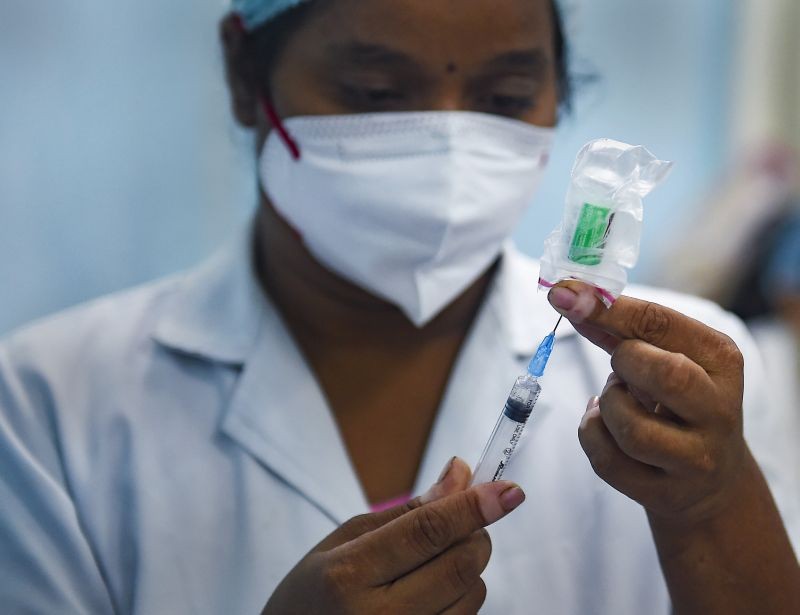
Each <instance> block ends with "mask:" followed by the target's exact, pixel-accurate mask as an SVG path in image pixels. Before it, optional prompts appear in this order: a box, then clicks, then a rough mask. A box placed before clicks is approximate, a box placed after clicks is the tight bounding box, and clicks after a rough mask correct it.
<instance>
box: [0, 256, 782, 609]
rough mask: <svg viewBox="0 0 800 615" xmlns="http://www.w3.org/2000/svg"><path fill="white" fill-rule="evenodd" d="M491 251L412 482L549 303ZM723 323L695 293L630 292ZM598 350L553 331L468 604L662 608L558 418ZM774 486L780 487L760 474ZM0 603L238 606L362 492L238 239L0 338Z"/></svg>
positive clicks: (752, 397) (527, 345) (532, 339)
mask: <svg viewBox="0 0 800 615" xmlns="http://www.w3.org/2000/svg"><path fill="white" fill-rule="evenodd" d="M537 274H538V267H537V265H536V264H535V263H534V262H533V261H531V260H529V259H527V258H525V257H524V256H522V255H520V254H519V253H518V252H516V250H515V249H514V248H513V247H512V246H510V245H509V246H507V247H506V249H505V254H504V257H503V262H502V266H501V268H500V270H499V272H498V275H497V276H496V278H495V280H494V282H493V285H492V288H491V290H490V291H489V293H488V296H487V299H486V301H485V304H484V306H483V307H482V309H481V311H480V313H479V315H478V317H477V321H476V323H475V325H474V327H473V329H472V331H471V333H470V335H469V337H468V339H467V341H466V343H465V346H464V348H463V349H462V351H461V353H460V356H459V358H458V362H457V365H456V366H455V369H454V372H453V374H452V377H451V382H450V384H449V386H448V389H447V391H446V395H445V397H444V400H443V402H442V406H441V409H440V412H439V414H438V417H437V419H436V422H435V425H434V428H433V432H432V434H431V437H430V441H429V444H428V447H427V450H426V452H425V455H424V459H423V460H422V465H421V469H420V472H419V477H418V479H417V483H416V487H415V491H416V492H421V491H424V490H425V489H426V488H427V486H428V485H430V484H432V483H433V482H434V481H435V480H436V477H437V475H438V473H439V472H440V470H441V468H442V467H443V466H444V464H445V462H446V461H447V460H448V458H449V457H451V456H452V455H459V456H461V457H463V458H464V459H466V460H468V461H469V462H471V463H474V462H475V461H476V459H477V457H478V455H479V454H480V452H481V448H482V447H483V445H484V443H485V441H486V439H487V437H488V435H489V433H490V432H491V429H492V427H493V425H494V422H495V420H496V418H497V416H498V413H499V411H500V409H501V407H502V405H503V402H504V400H505V398H506V396H507V394H508V392H509V390H510V388H511V385H512V383H513V382H514V379H515V378H516V376H517V375H518V374H520V373H521V372H522V371H523V370H524V368H525V365H526V362H527V360H528V358H529V356H530V354H531V353H532V352H533V350H534V349H535V346H536V344H537V342H538V341H539V340H540V339H541V337H542V336H543V334H544V333H546V332H547V331H548V330H549V329H550V328H551V327H552V325H553V323H554V321H555V313H554V312H553V311H552V309H551V308H550V307H549V306H548V305H547V303H546V299H545V296H544V295H543V294H537V291H536V280H537ZM632 292H633V293H635V294H640V295H646V296H648V297H650V298H652V299H655V300H657V301H660V302H663V303H667V304H670V305H672V306H674V307H676V308H677V309H679V310H682V311H684V312H687V313H690V314H692V315H694V316H696V317H698V318H700V319H701V320H704V321H706V322H707V323H709V324H711V325H712V326H714V327H716V328H718V329H722V330H725V331H727V332H729V333H730V334H731V335H732V336H733V337H734V338H736V339H737V340H738V341H739V342H740V344H742V346H743V350H744V352H745V355H746V357H747V362H748V372H747V373H748V376H749V380H748V386H747V404H746V405H747V407H748V409H749V410H755V411H756V412H754V414H753V417H754V418H755V419H757V418H758V406H759V400H760V398H761V384H760V382H759V381H758V378H759V376H758V374H759V368H758V366H757V364H756V363H755V362H754V358H753V356H754V355H753V353H752V348H751V341H750V339H749V337H748V336H747V334H746V333H745V331H744V329H743V327H742V326H741V324H740V323H739V322H738V321H737V320H736V319H734V318H733V317H731V316H729V315H727V314H725V313H723V312H722V311H721V310H720V309H718V308H717V307H715V306H713V305H711V304H710V303H706V302H703V301H700V300H697V299H691V298H688V297H682V296H678V295H675V294H668V293H661V292H656V291H653V290H645V289H642V288H637V289H632ZM608 373H609V364H608V358H607V357H606V356H605V355H604V354H603V353H602V352H601V351H599V350H597V349H595V348H594V347H593V346H591V345H590V344H588V343H586V342H585V341H584V340H583V339H582V338H580V337H578V336H577V335H576V334H575V332H574V331H573V330H571V329H570V327H569V326H568V325H566V324H565V325H562V328H561V329H560V331H559V335H558V342H557V346H556V350H555V352H554V354H553V358H552V360H551V362H550V365H549V368H548V374H547V375H546V377H545V378H544V380H543V383H542V384H543V393H542V396H541V399H540V402H539V405H538V407H537V410H536V414H535V417H534V421H533V423H532V424H531V425H530V426H529V428H528V430H527V435H526V437H525V438H524V440H523V441H522V443H521V445H520V446H519V449H518V453H517V456H516V457H515V459H514V461H513V462H512V464H511V465H510V467H509V469H508V473H507V478H509V479H511V480H515V481H518V482H519V483H520V484H521V485H522V486H523V487H524V489H525V490H526V492H527V495H528V500H527V502H526V503H525V504H524V505H523V506H522V507H521V508H520V509H519V510H517V511H515V512H514V514H512V515H510V516H509V517H508V518H506V519H504V520H503V521H501V522H499V523H497V524H496V525H495V526H493V527H492V528H491V535H492V538H493V542H494V550H493V556H492V561H491V563H490V565H489V568H488V569H487V570H486V572H485V575H484V578H485V580H486V584H487V586H488V590H489V593H488V599H487V601H486V605H485V607H484V611H483V612H486V613H498V614H499V613H502V614H504V615H508V614H510V613H525V614H529V613H543V614H560V615H569V614H575V615H578V614H580V615H586V614H587V613H597V614H605V613H608V614H614V615H626V614H630V615H643V614H647V615H658V614H664V615H666V614H667V613H669V611H670V606H669V600H668V595H667V591H666V588H665V584H664V581H663V579H662V576H661V573H660V570H659V564H658V560H657V557H656V552H655V548H654V546H653V544H652V540H651V537H650V533H649V530H648V526H647V522H646V519H645V514H644V512H643V510H642V509H641V507H640V506H639V505H638V504H636V503H634V502H632V501H630V500H629V499H628V498H626V497H625V496H623V495H621V494H619V493H617V492H615V491H614V490H613V489H612V488H611V487H609V486H607V485H606V484H604V483H603V482H602V481H601V480H599V479H598V478H596V477H595V475H594V474H593V472H592V470H591V468H590V466H589V463H588V462H587V460H586V458H585V456H584V454H583V452H582V451H581V449H580V446H579V444H578V440H577V436H576V430H577V426H578V423H579V421H580V417H581V415H582V413H583V411H584V408H585V405H586V402H587V400H588V398H589V397H590V396H591V395H592V394H596V393H598V392H599V391H600V390H601V388H602V386H603V383H604V382H605V379H606V377H607V375H608ZM771 478H772V480H773V484H774V487H775V488H777V489H784V488H785V487H784V486H783V485H781V483H780V473H779V472H772V473H771ZM0 506H1V507H2V511H1V512H0V545H2V547H0V604H2V605H3V611H4V612H8V613H17V612H33V613H93V614H94V613H98V614H99V613H141V614H147V615H152V614H159V613H164V614H169V615H179V614H181V613H193V614H197V613H226V614H227V613H242V614H245V613H258V612H259V611H260V609H261V608H262V607H263V605H264V604H265V603H266V601H267V598H268V597H269V595H270V594H271V592H272V591H273V589H274V588H275V587H276V585H277V584H278V583H279V582H280V580H281V579H282V578H283V577H284V575H286V573H287V572H288V571H289V570H290V569H291V568H292V567H293V566H294V564H295V563H296V562H297V561H298V560H300V558H302V557H303V555H304V554H305V553H306V552H307V551H308V550H309V549H310V548H311V547H312V546H313V545H314V544H315V543H317V542H318V541H319V540H320V539H321V538H323V537H324V536H325V535H327V534H328V533H330V532H331V531H332V530H334V529H335V528H336V526H337V525H338V524H340V523H341V522H343V521H344V520H346V519H348V518H350V517H352V516H354V515H357V514H360V513H363V512H365V511H367V510H368V504H367V502H366V500H365V498H364V495H363V493H362V490H361V488H360V486H359V483H358V481H357V479H356V476H355V474H354V471H353V467H352V465H351V463H350V461H349V459H348V456H347V453H346V451H345V449H344V447H343V445H342V440H341V438H340V436H339V434H338V432H337V429H336V426H335V423H334V420H333V418H332V416H331V414H330V412H329V410H328V407H327V406H326V402H325V400H324V398H323V395H322V393H321V391H320V389H319V387H318V385H317V383H316V381H315V379H314V378H313V376H312V375H311V373H310V371H309V369H308V366H307V365H306V363H305V362H304V360H303V358H302V357H301V355H300V353H299V352H298V349H297V347H296V346H295V344H294V342H293V340H292V339H291V337H290V336H289V334H288V332H287V329H286V327H285V326H284V324H283V323H282V321H281V319H280V317H279V315H278V313H277V312H276V310H275V309H274V308H273V306H272V305H270V304H269V302H268V301H267V300H266V299H265V297H264V296H263V295H262V294H261V292H260V291H259V289H258V287H257V283H256V281H255V279H254V276H253V273H252V271H251V268H250V265H249V258H248V255H247V250H246V249H245V242H243V241H240V242H238V244H237V246H236V247H234V248H232V249H228V250H226V251H224V252H223V253H222V254H220V255H218V256H217V257H216V258H215V259H213V260H212V261H211V262H209V263H207V264H205V265H204V266H202V267H200V268H198V269H197V270H195V271H192V272H190V273H188V274H186V275H180V276H177V277H173V278H170V279H168V280H166V281H161V282H158V283H155V284H152V285H149V286H145V287H143V288H139V289H136V290H133V291H129V292H127V293H123V294H119V295H116V296H112V297H109V298H104V299H101V300H99V301H95V302H93V303H91V304H89V305H87V306H83V307H80V308H77V309H74V310H71V311H69V312H67V313H64V314H61V315H58V316H55V317H53V318H50V319H48V320H46V321H44V322H40V323H38V324H36V325H34V326H32V327H29V328H27V329H25V330H23V331H20V332H18V333H16V334H14V335H12V336H11V337H10V338H9V339H8V340H6V341H5V343H4V344H3V345H2V346H0Z"/></svg>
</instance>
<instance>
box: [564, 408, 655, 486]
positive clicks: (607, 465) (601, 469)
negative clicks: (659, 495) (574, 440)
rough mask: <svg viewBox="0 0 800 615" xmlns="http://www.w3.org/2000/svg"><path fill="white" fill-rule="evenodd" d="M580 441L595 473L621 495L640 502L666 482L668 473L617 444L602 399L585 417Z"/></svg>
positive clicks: (580, 430)
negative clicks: (606, 417) (642, 496)
mask: <svg viewBox="0 0 800 615" xmlns="http://www.w3.org/2000/svg"><path fill="white" fill-rule="evenodd" d="M578 439H579V441H580V443H581V447H582V448H583V451H584V453H586V457H587V458H588V459H589V463H591V464H592V468H593V469H594V472H595V474H597V475H598V476H599V477H600V478H602V479H603V480H604V481H605V482H607V483H608V484H609V485H611V486H612V487H614V489H616V490H617V491H619V492H620V493H623V494H625V495H627V496H628V497H630V498H633V499H634V500H637V501H640V502H641V499H640V496H641V495H642V494H645V493H648V492H650V491H652V490H653V489H654V487H656V488H657V487H658V485H659V484H661V483H662V482H663V479H664V473H663V471H662V470H659V469H658V468H655V467H653V466H650V465H647V464H644V463H642V462H641V461H637V460H636V459H633V458H632V457H629V456H628V455H626V454H625V453H624V452H623V451H622V450H621V449H620V448H619V446H618V445H617V443H616V441H615V440H614V438H613V437H612V436H611V433H610V432H609V431H608V428H607V427H606V426H605V423H604V422H603V419H602V417H601V416H600V406H599V399H598V398H594V399H593V400H592V402H590V403H589V408H588V409H587V411H586V414H584V415H583V419H582V420H581V425H580V428H579V429H578Z"/></svg>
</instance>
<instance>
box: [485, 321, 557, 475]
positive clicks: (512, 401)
mask: <svg viewBox="0 0 800 615" xmlns="http://www.w3.org/2000/svg"><path fill="white" fill-rule="evenodd" d="M560 324H561V318H559V319H558V322H557V323H556V326H555V327H554V328H553V331H552V332H551V333H550V334H549V335H548V336H547V337H545V338H544V339H543V340H542V343H541V344H539V348H538V349H537V350H536V354H535V355H533V358H532V359H531V362H530V363H529V364H528V371H527V373H525V374H523V375H522V376H520V377H519V378H517V381H516V382H515V383H514V388H512V389H511V393H510V394H509V396H508V400H506V405H505V407H504V408H503V411H502V412H501V413H500V418H499V419H498V420H497V425H495V427H494V431H493V432H492V436H491V437H490V438H489V442H487V444H486V448H484V449H483V454H482V455H481V459H480V461H479V462H478V465H477V466H476V467H475V472H474V473H473V475H472V484H473V485H479V484H481V483H491V482H494V481H496V480H500V478H501V477H502V476H503V472H505V469H506V467H507V466H508V462H509V461H510V460H511V456H512V455H513V454H514V450H515V449H516V448H517V444H519V441H520V438H521V437H522V432H523V431H524V430H525V424H526V423H527V422H528V419H529V418H530V416H531V413H532V412H533V408H534V406H535V405H536V401H537V400H538V399H539V393H541V392H542V387H541V385H540V384H539V378H541V377H542V375H543V374H544V368H545V367H546V366H547V361H548V359H549V358H550V353H551V352H553V344H554V343H555V339H556V329H558V325H560Z"/></svg>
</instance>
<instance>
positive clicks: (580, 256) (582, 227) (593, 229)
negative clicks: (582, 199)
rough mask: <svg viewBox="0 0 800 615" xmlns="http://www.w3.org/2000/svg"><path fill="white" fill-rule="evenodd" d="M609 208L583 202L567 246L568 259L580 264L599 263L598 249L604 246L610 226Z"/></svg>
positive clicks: (600, 258)
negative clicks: (573, 233)
mask: <svg viewBox="0 0 800 615" xmlns="http://www.w3.org/2000/svg"><path fill="white" fill-rule="evenodd" d="M612 218H613V216H612V215H611V208H609V207H600V206H599V205H592V204H591V203H584V204H583V208H582V209H581V215H580V216H579V217H578V225H577V226H576V227H575V235H574V236H573V237H572V244H571V245H570V248H569V259H570V260H571V261H572V262H574V263H578V264H580V265H599V264H600V261H602V260H603V259H602V257H601V256H600V253H599V251H600V250H601V249H602V248H603V247H605V243H606V239H607V237H608V231H609V229H610V228H611V219H612Z"/></svg>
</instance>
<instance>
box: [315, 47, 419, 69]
mask: <svg viewBox="0 0 800 615" xmlns="http://www.w3.org/2000/svg"><path fill="white" fill-rule="evenodd" d="M327 51H328V57H329V58H330V59H331V61H333V62H334V63H338V64H348V65H350V66H357V67H361V68H374V67H381V68H387V67H388V68H416V67H418V66H419V65H418V63H417V62H416V61H415V60H414V59H413V58H412V57H411V56H409V55H408V54H405V53H403V52H402V51H398V50H396V49H392V48H391V47H386V46H384V45H380V44H377V43H363V42H358V41H354V42H350V43H344V44H336V45H330V46H329V47H328V50H327Z"/></svg>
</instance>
